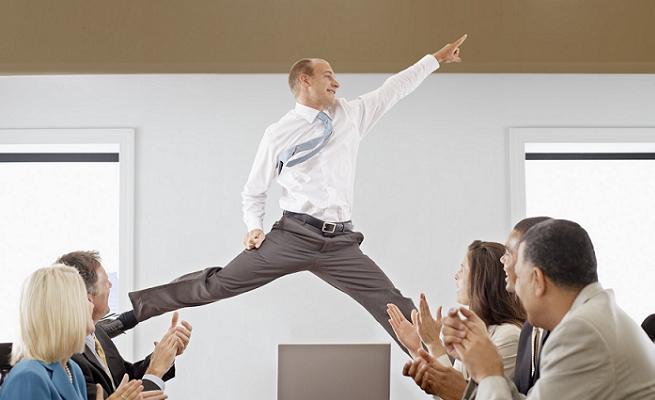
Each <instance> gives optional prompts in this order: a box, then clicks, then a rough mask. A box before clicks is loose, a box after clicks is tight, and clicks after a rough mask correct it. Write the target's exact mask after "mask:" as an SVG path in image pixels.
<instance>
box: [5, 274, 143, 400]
mask: <svg viewBox="0 0 655 400" xmlns="http://www.w3.org/2000/svg"><path fill="white" fill-rule="evenodd" d="M92 309H93V304H92V303H91V302H90V301H89V300H88V298H87V295H86V289H85V287H84V283H83V281H82V277H80V274H79V273H78V272H77V270H76V269H75V268H71V267H66V266H63V265H55V266H52V267H48V268H41V269H39V270H37V271H35V272H34V273H33V274H32V275H31V276H30V278H29V279H28V280H27V282H26V283H25V285H24V287H23V293H22V295H21V301H20V340H19V343H17V345H16V346H15V348H16V351H15V352H14V357H13V358H14V362H15V363H16V364H15V366H14V368H13V369H12V370H11V372H10V373H9V375H8V376H7V380H6V381H5V383H4V384H3V385H2V388H1V389H0V400H14V399H16V400H18V399H35V400H37V399H51V400H87V395H86V385H85V382H84V376H83V375H82V371H81V370H80V367H79V366H78V365H77V364H75V362H74V361H72V360H71V359H70V357H71V356H72V355H73V354H74V353H79V352H80V351H82V349H83V348H84V337H85V336H86V335H87V334H89V333H90V332H93V329H94V327H93V321H92V319H91V310H92ZM142 390H143V386H141V382H140V381H131V382H127V380H126V379H125V380H124V382H123V383H122V384H121V386H120V387H119V390H117V391H116V393H114V394H115V395H117V396H115V397H114V396H112V397H111V399H112V400H141V399H142V398H143V397H142V393H141V391H142ZM97 399H98V400H101V399H103V395H102V389H100V390H99V393H98V397H97Z"/></svg>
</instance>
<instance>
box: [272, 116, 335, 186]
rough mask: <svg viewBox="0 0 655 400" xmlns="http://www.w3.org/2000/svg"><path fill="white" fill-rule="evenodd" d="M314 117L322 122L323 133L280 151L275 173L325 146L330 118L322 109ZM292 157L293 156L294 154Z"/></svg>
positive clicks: (329, 128) (305, 159)
mask: <svg viewBox="0 0 655 400" xmlns="http://www.w3.org/2000/svg"><path fill="white" fill-rule="evenodd" d="M316 119H318V120H319V121H321V122H322V123H323V134H322V135H321V136H319V137H316V138H314V139H311V140H308V141H306V142H303V143H300V144H298V145H295V146H292V147H290V148H288V149H286V150H284V151H283V152H282V154H280V156H279V157H278V163H277V173H278V175H279V174H280V172H282V167H285V166H286V167H293V166H294V165H298V164H300V163H303V162H305V161H307V160H309V159H310V158H312V157H313V156H314V155H316V154H317V153H318V152H319V151H321V149H322V148H323V147H324V146H325V144H326V143H327V141H328V139H329V138H330V136H332V120H331V119H330V117H328V115H327V114H326V113H324V112H323V111H321V112H319V113H318V114H317V115H316ZM304 151H305V152H307V153H305V154H303V155H298V153H301V152H304ZM296 155H297V157H295V158H293V157H294V156H296Z"/></svg>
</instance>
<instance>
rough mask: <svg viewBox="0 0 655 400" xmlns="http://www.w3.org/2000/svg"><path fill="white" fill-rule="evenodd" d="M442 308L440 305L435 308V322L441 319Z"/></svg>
mask: <svg viewBox="0 0 655 400" xmlns="http://www.w3.org/2000/svg"><path fill="white" fill-rule="evenodd" d="M442 308H443V307H442V306H439V308H437V313H436V315H435V317H436V319H437V322H441V320H442V319H443V315H441V311H442Z"/></svg>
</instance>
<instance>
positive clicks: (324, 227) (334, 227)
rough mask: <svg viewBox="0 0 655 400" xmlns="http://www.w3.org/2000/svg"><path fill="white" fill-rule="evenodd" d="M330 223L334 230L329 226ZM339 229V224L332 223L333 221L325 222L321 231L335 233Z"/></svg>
mask: <svg viewBox="0 0 655 400" xmlns="http://www.w3.org/2000/svg"><path fill="white" fill-rule="evenodd" d="M328 225H331V226H332V230H330V229H329V228H327V226H328ZM336 230H337V224H335V223H332V222H323V227H322V228H321V231H323V232H325V233H334V232H335V231H336Z"/></svg>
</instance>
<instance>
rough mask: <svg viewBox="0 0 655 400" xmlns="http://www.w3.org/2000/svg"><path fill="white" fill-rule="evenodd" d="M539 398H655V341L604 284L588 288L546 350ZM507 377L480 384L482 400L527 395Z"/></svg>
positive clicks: (537, 388) (535, 390)
mask: <svg viewBox="0 0 655 400" xmlns="http://www.w3.org/2000/svg"><path fill="white" fill-rule="evenodd" d="M540 368H541V377H540V378H539V380H538V381H537V383H536V385H535V386H534V387H533V388H532V390H531V391H530V392H529V393H528V396H527V398H528V399H531V400H534V399H558V400H559V399H576V400H580V399H590V400H592V399H593V400H601V399H612V400H614V399H630V400H642V399H644V400H646V399H650V400H652V399H655V345H653V342H651V341H650V339H648V336H647V335H646V334H645V333H644V331H643V330H642V329H641V328H640V327H639V326H638V325H637V324H636V323H635V322H634V321H633V320H632V319H631V318H630V317H629V316H628V315H627V314H626V313H625V312H624V311H623V310H622V309H621V308H619V306H618V305H617V304H616V303H615V301H614V293H613V292H612V291H611V290H603V288H602V287H601V286H600V284H599V283H592V284H590V285H588V286H586V287H585V288H584V289H583V290H582V291H581V292H580V294H579V295H578V297H577V298H576V300H575V301H574V302H573V305H572V306H571V309H570V310H569V312H568V313H567V314H566V315H565V316H564V318H562V321H560V323H559V324H558V325H557V326H556V327H555V329H554V330H553V331H552V332H551V334H550V337H549V338H548V341H547V342H546V344H545V345H544V348H543V350H542V352H541V362H540ZM524 398H526V397H525V396H523V395H521V394H520V393H518V391H517V390H516V387H515V386H514V383H513V382H512V381H510V380H508V379H506V378H504V377H489V378H485V379H483V380H482V381H481V382H480V385H479V386H478V388H477V395H476V399H477V400H488V399H491V400H501V399H524Z"/></svg>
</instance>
